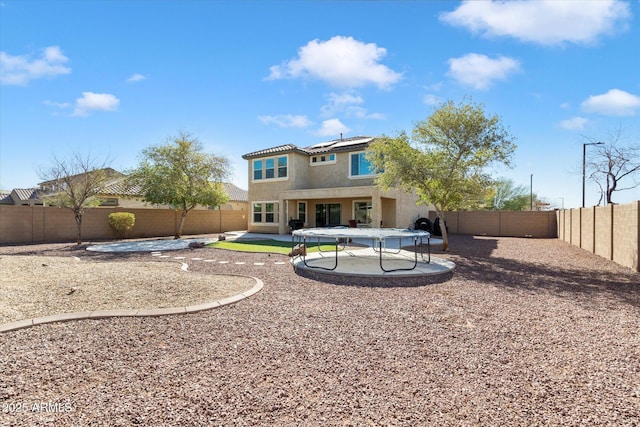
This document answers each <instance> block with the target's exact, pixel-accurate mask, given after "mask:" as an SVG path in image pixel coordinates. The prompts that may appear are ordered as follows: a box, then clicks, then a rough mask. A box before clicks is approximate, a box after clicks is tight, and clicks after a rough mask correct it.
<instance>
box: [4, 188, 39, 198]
mask: <svg viewBox="0 0 640 427" xmlns="http://www.w3.org/2000/svg"><path fill="white" fill-rule="evenodd" d="M41 194H42V192H41V191H40V189H38V188H14V189H13V191H12V192H11V195H12V196H13V195H15V197H16V198H18V201H26V200H40V198H41V197H40V196H41ZM12 198H13V197H12ZM14 201H16V200H15V199H14Z"/></svg>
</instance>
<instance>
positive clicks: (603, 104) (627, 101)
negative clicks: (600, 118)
mask: <svg viewBox="0 0 640 427" xmlns="http://www.w3.org/2000/svg"><path fill="white" fill-rule="evenodd" d="M581 107H582V110H583V111H586V112H588V113H597V114H602V115H605V116H634V115H635V114H636V112H637V110H638V109H640V96H638V95H633V94H631V93H629V92H625V91H623V90H620V89H611V90H609V92H607V93H604V94H602V95H591V96H590V97H589V98H587V99H586V100H585V101H583V102H582V104H581Z"/></svg>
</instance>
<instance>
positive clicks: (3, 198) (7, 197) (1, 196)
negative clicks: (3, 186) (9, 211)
mask: <svg viewBox="0 0 640 427" xmlns="http://www.w3.org/2000/svg"><path fill="white" fill-rule="evenodd" d="M12 204H13V199H12V198H11V193H4V192H3V193H0V205H12Z"/></svg>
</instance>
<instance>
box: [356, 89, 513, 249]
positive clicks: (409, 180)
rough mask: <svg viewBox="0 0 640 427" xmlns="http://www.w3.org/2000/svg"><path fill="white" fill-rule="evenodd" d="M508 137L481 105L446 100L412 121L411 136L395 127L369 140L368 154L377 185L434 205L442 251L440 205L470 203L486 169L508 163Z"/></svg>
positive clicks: (479, 193) (481, 188)
mask: <svg viewBox="0 0 640 427" xmlns="http://www.w3.org/2000/svg"><path fill="white" fill-rule="evenodd" d="M513 139H514V138H513V137H512V136H511V135H510V134H509V133H508V132H507V131H506V130H505V129H504V128H503V126H502V125H501V123H500V118H499V117H498V116H496V115H494V116H491V117H487V115H486V114H485V111H484V107H483V106H482V105H478V104H474V103H472V102H469V103H464V102H462V103H460V104H458V105H456V104H454V103H453V102H452V101H447V102H445V103H443V104H441V105H440V106H439V107H438V108H437V109H435V110H434V112H433V113H432V114H431V115H430V116H429V117H428V118H427V119H426V120H423V121H420V122H418V123H417V124H416V125H415V127H414V129H413V132H412V136H411V138H410V137H409V136H408V135H407V134H406V133H405V132H400V133H399V134H398V135H397V136H396V137H394V138H390V137H385V138H381V139H379V140H377V141H375V142H374V143H372V144H371V145H370V147H369V154H368V158H369V160H370V161H371V162H372V164H373V166H374V167H375V168H376V169H377V170H378V171H379V172H380V174H379V175H378V178H377V183H378V185H380V186H381V187H382V188H385V189H388V188H391V187H400V188H403V189H405V190H406V191H416V192H417V195H418V197H419V203H423V204H433V205H434V207H435V209H436V212H437V214H438V216H439V217H440V221H441V223H442V224H443V226H442V238H443V250H445V251H446V250H448V247H449V239H448V235H447V230H446V227H444V221H445V220H446V218H445V211H447V210H453V209H465V208H467V207H472V206H475V205H477V203H478V200H481V199H482V198H484V197H485V196H486V194H487V191H488V189H489V188H490V186H491V183H492V180H491V177H490V176H489V174H488V173H487V171H486V169H487V167H488V166H489V165H491V164H493V163H502V164H505V165H509V164H510V158H511V156H512V154H513V151H514V150H515V145H514V143H513Z"/></svg>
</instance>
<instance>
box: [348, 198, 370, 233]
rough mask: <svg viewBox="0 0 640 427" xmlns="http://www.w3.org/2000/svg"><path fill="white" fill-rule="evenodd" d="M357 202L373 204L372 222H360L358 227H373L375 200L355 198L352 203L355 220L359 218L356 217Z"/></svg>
mask: <svg viewBox="0 0 640 427" xmlns="http://www.w3.org/2000/svg"><path fill="white" fill-rule="evenodd" d="M356 203H367V204H369V205H371V222H369V223H359V224H358V227H362V226H364V227H371V226H372V225H373V200H371V199H368V200H354V201H353V204H352V205H351V209H352V211H351V213H352V217H353V219H354V220H357V218H356Z"/></svg>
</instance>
